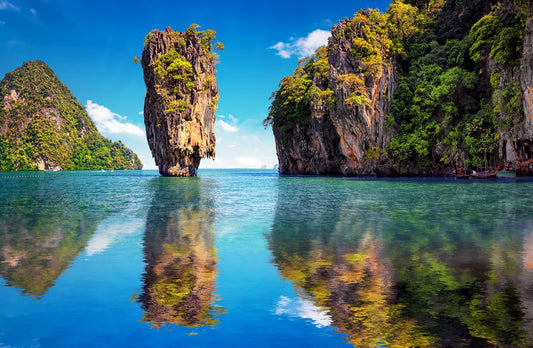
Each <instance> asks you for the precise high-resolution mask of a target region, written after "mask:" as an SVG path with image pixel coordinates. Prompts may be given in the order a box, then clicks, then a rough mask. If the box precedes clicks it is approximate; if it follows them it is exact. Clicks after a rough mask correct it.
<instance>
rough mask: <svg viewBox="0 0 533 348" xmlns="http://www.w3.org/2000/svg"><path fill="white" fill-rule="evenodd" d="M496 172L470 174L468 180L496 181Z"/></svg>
mask: <svg viewBox="0 0 533 348" xmlns="http://www.w3.org/2000/svg"><path fill="white" fill-rule="evenodd" d="M496 173H497V172H496V171H490V172H479V173H476V172H474V173H472V174H470V175H469V178H470V179H496V178H497V177H498V176H497V175H496Z"/></svg>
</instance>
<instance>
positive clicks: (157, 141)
mask: <svg viewBox="0 0 533 348" xmlns="http://www.w3.org/2000/svg"><path fill="white" fill-rule="evenodd" d="M196 28H197V26H196V25H193V26H191V27H189V29H187V31H185V32H184V33H180V32H175V31H173V30H172V29H170V27H169V28H167V29H166V30H165V31H157V30H154V31H152V32H151V33H150V34H148V36H147V37H146V41H145V47H144V51H143V54H142V61H141V63H142V67H143V71H144V82H145V84H146V97H145V102H144V122H145V126H146V136H147V138H148V144H149V145H150V149H151V150H152V155H153V157H154V159H155V162H156V164H157V165H158V166H159V172H160V173H161V175H165V176H195V175H196V171H197V169H198V166H199V164H200V160H201V159H202V158H206V157H207V158H209V157H211V158H214V157H215V134H214V123H215V114H214V111H215V109H216V105H217V102H218V86H217V82H216V77H215V58H216V55H215V54H214V53H213V52H212V50H213V48H215V47H218V46H217V45H215V47H213V44H212V42H211V41H212V39H214V37H215V36H214V34H215V32H214V31H212V30H206V31H197V30H196Z"/></svg>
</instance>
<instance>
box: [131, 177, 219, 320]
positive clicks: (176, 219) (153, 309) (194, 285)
mask: <svg viewBox="0 0 533 348" xmlns="http://www.w3.org/2000/svg"><path fill="white" fill-rule="evenodd" d="M202 185H205V181H200V180H198V179H195V178H191V179H186V178H184V179H182V180H180V181H179V182H177V181H171V180H166V179H165V178H158V179H156V180H154V183H153V189H154V195H153V203H152V207H151V208H150V210H149V213H148V218H147V222H146V234H145V237H144V253H145V261H146V273H145V274H144V287H143V293H142V294H141V295H140V297H139V301H140V302H141V303H142V307H143V309H144V311H145V315H144V318H143V320H144V321H146V322H150V323H152V324H153V326H154V327H160V326H162V325H164V324H178V325H182V326H185V327H199V326H214V325H216V323H217V321H218V320H217V319H216V317H217V316H218V314H220V313H221V312H222V309H221V308H220V307H218V306H216V305H215V304H214V303H215V301H216V297H215V294H214V292H215V280H216V273H217V256H216V253H215V249H214V233H213V223H214V215H213V204H212V202H210V201H209V200H208V199H207V198H206V195H207V194H208V193H207V192H204V190H203V189H202ZM160 202H165V205H161V206H159V203H160ZM168 202H175V206H173V207H172V206H171V205H170V207H169V204H168Z"/></svg>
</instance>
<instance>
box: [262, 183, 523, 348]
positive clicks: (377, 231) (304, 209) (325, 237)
mask: <svg viewBox="0 0 533 348" xmlns="http://www.w3.org/2000/svg"><path fill="white" fill-rule="evenodd" d="M293 183H294V180H293V179H291V180H283V179H282V180H280V185H279V195H280V196H279V200H278V204H277V211H276V216H275V221H274V224H273V228H272V231H271V234H270V236H269V244H270V248H271V249H272V252H273V255H274V262H275V264H276V265H277V266H278V268H279V270H280V273H281V274H282V275H283V277H284V278H286V279H287V280H289V281H291V282H292V283H293V284H294V285H295V287H296V291H297V292H298V293H299V294H300V296H301V297H304V298H305V299H306V300H310V301H312V302H313V305H314V306H316V307H319V308H323V309H324V310H325V311H327V314H328V315H329V317H330V319H331V320H329V322H330V323H331V324H332V325H334V326H335V327H336V328H337V330H338V331H339V332H342V333H345V334H347V336H348V338H347V339H348V340H349V341H350V343H352V344H354V345H355V346H357V347H368V346H374V345H376V344H378V343H380V342H381V344H383V345H385V346H386V345H389V346H402V347H410V346H429V345H436V346H457V345H458V344H459V342H462V343H461V344H464V345H466V346H483V347H487V346H492V345H495V346H518V347H524V346H529V345H528V344H530V343H528V342H529V341H528V337H527V332H528V328H529V327H530V326H527V325H528V324H527V320H528V319H530V317H531V315H530V314H528V308H530V307H532V308H533V306H531V305H530V303H531V300H530V299H529V297H530V296H528V295H525V294H527V293H528V290H527V289H530V288H529V285H528V284H531V272H530V271H528V270H527V269H525V268H524V266H523V265H524V264H525V265H527V260H528V254H527V253H525V255H523V259H521V251H522V241H523V235H524V232H525V231H524V230H523V228H524V227H523V226H524V225H523V224H514V223H513V221H514V220H506V217H509V216H513V217H520V218H523V217H524V216H525V215H524V214H527V212H526V211H525V210H523V209H522V208H521V207H519V206H514V205H504V204H503V203H502V204H499V205H496V206H495V207H496V208H490V207H487V208H486V209H485V211H481V210H480V209H472V206H479V204H476V202H474V200H480V202H481V201H486V200H485V199H484V197H477V198H471V199H470V200H468V199H466V198H464V202H462V203H459V205H457V200H456V198H457V197H453V195H449V192H446V195H442V196H440V195H438V192H428V193H427V195H420V193H419V192H417V190H419V188H418V189H415V190H413V188H412V187H408V186H407V187H405V188H402V186H401V184H398V183H396V184H391V185H386V184H384V183H380V184H379V185H380V186H379V187H381V191H379V190H372V192H371V193H367V189H368V187H369V185H366V186H365V185H359V184H354V185H336V184H335V183H334V182H333V181H331V182H329V181H327V180H325V179H323V180H316V181H312V182H310V183H309V182H308V183H307V184H306V185H293ZM387 186H389V189H390V190H389V189H383V188H384V187H385V188H386V187H387ZM347 187H351V188H352V189H351V190H349V189H347ZM357 187H365V191H363V190H357ZM376 187H378V186H376ZM424 189H427V188H424ZM457 194H458V195H461V193H457ZM464 195H469V193H468V192H465V193H464ZM491 195H492V196H494V194H493V193H488V196H491ZM435 197H439V198H440V200H438V201H437V200H435ZM450 197H453V198H450ZM472 197H474V196H472ZM460 198H462V197H460ZM436 206H438V207H440V210H435V209H434V208H435V207H436ZM296 207H297V209H296ZM439 211H440V212H446V213H445V214H452V215H455V216H456V218H453V219H449V218H446V217H443V216H432V214H433V215H435V214H436V215H439V214H441V213H439ZM435 212H437V213H435ZM487 216H490V217H492V219H488V218H487ZM529 219H530V218H529ZM458 221H459V222H458ZM522 223H523V221H522ZM526 249H527V246H526ZM524 272H526V273H527V274H526V275H524V274H525V273H524ZM529 311H530V310H529ZM322 322H328V321H327V320H323V321H322Z"/></svg>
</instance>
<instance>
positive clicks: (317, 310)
mask: <svg viewBox="0 0 533 348" xmlns="http://www.w3.org/2000/svg"><path fill="white" fill-rule="evenodd" d="M275 313H276V315H288V316H290V317H297V318H302V319H310V320H311V321H312V322H313V324H314V325H315V326H316V327H318V328H322V327H326V326H330V325H331V322H332V321H331V317H330V316H329V314H328V312H327V310H326V309H324V308H321V307H317V306H315V305H314V304H313V303H312V302H311V301H309V300H306V299H302V298H300V297H298V298H295V299H290V298H288V297H286V296H280V299H279V301H278V303H277V304H276V310H275Z"/></svg>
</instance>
